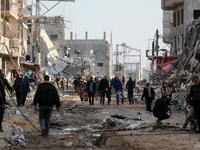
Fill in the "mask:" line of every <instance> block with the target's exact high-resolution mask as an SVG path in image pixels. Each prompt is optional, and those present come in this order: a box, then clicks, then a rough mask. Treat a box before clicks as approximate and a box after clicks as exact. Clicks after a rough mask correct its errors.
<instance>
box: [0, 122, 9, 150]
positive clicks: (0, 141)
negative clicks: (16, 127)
mask: <svg viewBox="0 0 200 150" xmlns="http://www.w3.org/2000/svg"><path fill="white" fill-rule="evenodd" d="M3 130H4V132H0V149H3V148H4V147H6V141H5V138H8V137H10V136H11V135H12V132H11V131H12V128H11V127H10V126H9V125H3Z"/></svg>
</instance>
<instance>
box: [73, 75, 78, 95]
mask: <svg viewBox="0 0 200 150" xmlns="http://www.w3.org/2000/svg"><path fill="white" fill-rule="evenodd" d="M78 83H79V80H78V79H77V78H75V80H74V88H75V93H78Z"/></svg>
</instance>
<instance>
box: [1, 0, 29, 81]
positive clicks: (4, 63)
mask: <svg viewBox="0 0 200 150" xmlns="http://www.w3.org/2000/svg"><path fill="white" fill-rule="evenodd" d="M26 6H27V3H26V0H1V3H0V8H1V9H0V14H1V18H0V19H1V21H0V69H5V74H6V75H7V79H9V80H10V81H11V80H12V79H13V78H14V77H15V72H16V70H18V71H19V69H20V59H21V58H23V57H25V56H26V52H27V21H26V19H25V18H24V14H23V13H22V12H21V11H20V10H22V9H23V8H24V7H26Z"/></svg>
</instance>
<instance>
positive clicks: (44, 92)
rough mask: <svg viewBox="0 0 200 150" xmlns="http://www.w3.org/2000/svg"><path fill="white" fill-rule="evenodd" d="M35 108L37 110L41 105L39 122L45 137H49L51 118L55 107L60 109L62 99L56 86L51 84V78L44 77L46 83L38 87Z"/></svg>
mask: <svg viewBox="0 0 200 150" xmlns="http://www.w3.org/2000/svg"><path fill="white" fill-rule="evenodd" d="M33 104H34V108H35V110H37V104H39V122H40V126H41V130H42V135H43V136H48V135H49V126H50V118H51V114H52V111H53V106H54V105H56V108H57V111H59V108H60V99H59V95H58V91H57V90H56V88H55V86H54V85H53V84H51V83H50V82H49V76H48V75H45V76H44V82H42V83H41V84H39V85H38V88H37V91H36V93H35V96H34V102H33Z"/></svg>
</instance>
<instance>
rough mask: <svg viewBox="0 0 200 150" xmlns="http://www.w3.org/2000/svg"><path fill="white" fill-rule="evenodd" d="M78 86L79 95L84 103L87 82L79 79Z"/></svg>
mask: <svg viewBox="0 0 200 150" xmlns="http://www.w3.org/2000/svg"><path fill="white" fill-rule="evenodd" d="M77 88H78V95H79V97H80V99H81V102H82V103H84V101H83V96H84V92H85V84H84V83H83V82H82V81H79V84H78V87H77Z"/></svg>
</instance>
